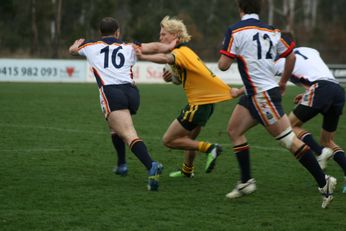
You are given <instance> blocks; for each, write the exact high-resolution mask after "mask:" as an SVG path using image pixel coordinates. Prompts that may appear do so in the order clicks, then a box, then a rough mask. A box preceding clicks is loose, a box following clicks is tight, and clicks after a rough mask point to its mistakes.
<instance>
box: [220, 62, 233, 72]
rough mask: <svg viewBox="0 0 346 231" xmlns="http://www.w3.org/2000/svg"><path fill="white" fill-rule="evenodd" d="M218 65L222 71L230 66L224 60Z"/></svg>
mask: <svg viewBox="0 0 346 231" xmlns="http://www.w3.org/2000/svg"><path fill="white" fill-rule="evenodd" d="M218 67H219V69H220V70H221V71H227V70H228V68H229V67H230V65H227V64H226V63H224V62H219V63H218Z"/></svg>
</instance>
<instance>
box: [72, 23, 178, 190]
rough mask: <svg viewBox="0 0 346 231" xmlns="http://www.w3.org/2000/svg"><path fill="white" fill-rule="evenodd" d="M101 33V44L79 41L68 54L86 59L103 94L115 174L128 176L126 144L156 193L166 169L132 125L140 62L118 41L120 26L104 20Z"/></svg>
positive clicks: (130, 48) (165, 47)
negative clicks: (134, 72)
mask: <svg viewBox="0 0 346 231" xmlns="http://www.w3.org/2000/svg"><path fill="white" fill-rule="evenodd" d="M100 32H101V36H102V37H101V39H100V40H97V41H86V40H84V39H78V40H76V41H75V42H74V43H73V44H72V45H71V47H70V48H69V52H70V54H72V55H81V56H85V57H86V58H87V60H88V62H89V64H90V66H91V68H92V72H93V74H94V76H95V79H96V82H97V85H98V88H99V92H100V103H101V108H102V111H103V112H104V115H105V117H106V120H107V122H108V126H109V128H110V130H111V134H112V142H113V145H114V147H115V149H116V151H117V154H118V166H117V167H116V168H115V169H114V172H115V173H116V174H119V175H126V174H127V172H128V169H127V165H126V161H125V144H127V145H128V146H129V148H130V150H131V151H132V152H133V153H134V154H135V155H136V157H137V158H138V159H139V160H140V161H141V162H142V163H143V165H144V166H145V168H146V169H147V170H148V175H149V177H148V185H147V186H148V190H151V191H156V190H158V187H159V175H160V174H161V171H162V169H163V166H162V164H160V163H158V162H156V161H153V160H152V158H151V156H150V154H149V152H148V150H147V147H146V145H145V144H144V142H143V140H142V139H140V138H139V137H138V135H137V132H136V130H135V128H134V126H133V122H132V115H133V114H136V111H137V109H138V107H139V104H140V96H139V92H138V89H137V87H136V85H135V83H134V81H133V76H132V66H133V65H134V64H135V63H136V61H137V58H136V53H135V50H134V48H133V46H132V44H127V43H124V42H122V41H120V40H119V37H120V30H119V24H118V22H117V21H116V20H115V19H114V18H111V17H106V18H103V19H102V20H101V23H100ZM161 45H162V46H161ZM174 45H175V44H174ZM170 48H171V47H170V46H169V45H164V44H158V45H157V49H158V51H162V52H165V51H169V50H170Z"/></svg>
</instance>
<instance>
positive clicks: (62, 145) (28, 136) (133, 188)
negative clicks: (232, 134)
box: [0, 83, 346, 231]
mask: <svg viewBox="0 0 346 231" xmlns="http://www.w3.org/2000/svg"><path fill="white" fill-rule="evenodd" d="M139 88H140V91H141V96H142V102H141V108H140V110H139V111H138V114H137V115H136V116H135V117H134V120H135V126H136V127H137V131H138V133H139V134H140V137H141V138H143V139H144V141H145V142H146V144H147V146H148V148H149V150H150V152H151V154H152V156H153V157H154V158H155V159H157V160H158V161H160V162H162V163H163V164H164V166H165V171H164V173H163V176H162V177H161V187H160V191H159V192H148V191H147V189H146V180H147V175H146V172H145V170H144V167H143V166H142V165H141V164H140V162H139V161H138V160H137V159H136V158H135V157H134V155H133V154H132V153H131V152H127V153H128V155H127V159H128V165H129V175H128V176H127V177H119V176H116V175H114V174H113V173H112V171H111V170H112V167H113V166H114V164H115V161H116V158H115V153H114V150H113V147H112V144H111V141H110V137H109V134H108V128H107V126H106V123H105V121H104V118H103V115H102V113H101V111H100V106H99V101H98V91H97V87H96V85H95V84H33V83H0V131H1V132H0V157H1V164H0V230H1V231H5V230H6V231H7V230H13V231H14V230H15V231H18V230H44V231H49V230H59V231H60V230H71V231H72V230H73V231H87V230H88V231H89V230H90V231H98V230H100V231H105V230H126V231H128V230H242V231H243V230H273V231H277V230H304V231H306V230H313V231H317V230H345V229H346V226H345V211H346V194H342V193H341V184H342V181H343V174H342V171H341V169H340V168H339V167H338V166H337V165H336V163H335V162H334V161H330V162H329V166H328V169H327V172H328V173H329V174H331V175H334V176H335V177H336V178H337V179H338V181H339V184H338V185H337V190H336V193H335V199H334V202H333V203H332V205H331V206H330V208H328V209H326V210H323V209H321V208H320V206H321V198H320V195H319V194H318V191H317V186H316V184H315V182H314V180H313V179H312V177H311V176H310V175H309V174H308V173H307V171H306V170H305V169H303V168H302V167H301V166H300V165H299V164H298V162H297V161H296V160H295V159H294V158H293V157H292V155H291V154H290V153H289V152H288V151H286V150H284V149H282V148H281V147H279V145H278V144H277V143H276V142H275V141H273V139H272V138H270V137H269V136H268V135H267V134H266V133H265V131H264V129H263V128H262V127H261V126H258V127H256V128H254V129H253V130H251V131H250V132H249V134H248V140H249V144H250V148H251V152H252V166H253V175H254V177H255V178H256V180H257V186H258V190H257V191H256V193H254V194H253V195H250V196H247V197H244V198H240V199H238V200H235V201H230V200H227V199H226V198H225V194H226V193H228V192H229V191H230V190H232V189H233V187H234V185H235V184H236V181H237V180H238V178H239V170H238V165H237V162H236V160H235V158H234V156H233V153H232V148H231V144H230V142H229V140H228V137H227V134H226V125H227V121H228V118H229V115H230V113H231V111H232V109H233V107H234V104H235V103H236V101H234V102H225V103H221V104H219V105H218V106H217V107H216V111H215V114H214V115H213V117H212V118H211V120H210V121H209V123H208V125H207V126H206V127H205V130H204V131H203V132H202V134H201V136H200V138H201V139H203V140H207V141H210V142H219V143H221V144H222V145H223V146H224V153H223V155H222V156H220V158H219V159H218V162H217V166H216V169H215V172H213V173H211V174H205V173H204V171H203V169H204V164H205V156H204V155H200V156H199V158H197V161H196V171H195V173H196V176H195V177H194V178H193V179H186V178H183V179H171V178H169V177H168V173H169V172H170V171H172V170H176V169H177V168H178V167H180V166H181V163H182V152H181V151H177V150H170V149H167V148H165V147H164V146H163V145H162V144H161V136H162V134H163V133H164V132H165V130H166V128H167V126H168V125H169V124H170V122H171V121H172V120H173V119H174V118H175V117H176V116H177V114H178V113H179V110H180V108H181V107H182V106H184V105H185V98H184V95H183V92H182V89H180V88H179V87H176V86H173V85H140V86H139ZM297 90H298V89H297V88H288V92H287V93H286V95H285V97H284V106H285V109H286V111H289V110H290V109H291V108H292V104H291V99H292V97H293V96H294V94H295V93H297V92H298V91H297ZM320 121H321V118H316V119H314V120H313V121H311V122H310V123H309V124H307V126H306V128H307V129H309V130H310V131H311V132H313V133H314V134H315V137H316V138H318V136H319V130H320ZM345 122H346V119H345V116H344V115H343V116H342V119H341V121H340V127H339V131H338V134H337V138H336V141H337V142H338V143H339V144H340V145H341V146H344V147H345V148H346V145H345V142H344V140H345V138H346V127H345Z"/></svg>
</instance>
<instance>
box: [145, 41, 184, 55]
mask: <svg viewBox="0 0 346 231" xmlns="http://www.w3.org/2000/svg"><path fill="white" fill-rule="evenodd" d="M176 45H177V40H176V39H175V40H173V41H172V42H171V43H169V44H166V43H161V42H152V43H142V44H141V45H140V48H141V51H142V53H144V54H153V53H168V52H170V51H172V50H173V49H174V47H176Z"/></svg>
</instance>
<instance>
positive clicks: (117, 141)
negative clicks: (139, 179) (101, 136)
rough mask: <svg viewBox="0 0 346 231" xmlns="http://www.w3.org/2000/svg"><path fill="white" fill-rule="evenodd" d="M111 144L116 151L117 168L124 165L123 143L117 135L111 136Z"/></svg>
mask: <svg viewBox="0 0 346 231" xmlns="http://www.w3.org/2000/svg"><path fill="white" fill-rule="evenodd" d="M112 143H113V146H114V148H115V150H116V151H117V155H118V166H119V165H122V164H126V160H125V143H124V141H123V140H122V139H121V138H120V137H119V136H118V135H117V134H112Z"/></svg>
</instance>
